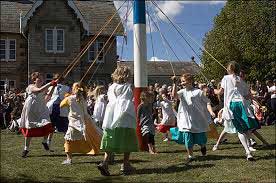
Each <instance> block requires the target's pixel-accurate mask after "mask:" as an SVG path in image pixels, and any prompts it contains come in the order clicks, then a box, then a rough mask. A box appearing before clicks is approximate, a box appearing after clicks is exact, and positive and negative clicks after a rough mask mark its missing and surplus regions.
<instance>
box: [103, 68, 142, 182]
mask: <svg viewBox="0 0 276 183" xmlns="http://www.w3.org/2000/svg"><path fill="white" fill-rule="evenodd" d="M130 74H131V73H130V69H129V68H128V67H125V66H120V67H117V69H116V70H115V71H114V73H113V74H112V80H113V84H112V85H110V86H109V88H108V92H107V96H108V101H109V102H108V104H107V106H106V111H105V116H104V120H103V126H102V127H103V130H104V134H103V138H102V143H101V149H102V150H103V151H105V155H104V160H103V162H102V163H100V164H99V165H98V169H99V170H100V172H101V174H102V175H104V176H108V175H110V173H109V171H108V160H109V157H110V155H111V154H112V153H113V152H115V153H124V161H123V164H122V165H121V170H120V171H121V173H123V174H128V173H130V172H131V171H133V170H134V168H133V167H132V166H131V165H130V162H129V156H130V153H131V152H135V151H138V141H137V136H136V115H135V109H134V103H133V93H132V87H131V85H130V84H129V83H128V81H129V78H130Z"/></svg>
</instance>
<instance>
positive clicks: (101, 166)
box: [97, 163, 110, 176]
mask: <svg viewBox="0 0 276 183" xmlns="http://www.w3.org/2000/svg"><path fill="white" fill-rule="evenodd" d="M97 168H98V169H99V170H100V172H101V174H102V175H103V176H109V175H110V173H109V171H108V167H107V165H105V164H104V163H100V164H98V165H97Z"/></svg>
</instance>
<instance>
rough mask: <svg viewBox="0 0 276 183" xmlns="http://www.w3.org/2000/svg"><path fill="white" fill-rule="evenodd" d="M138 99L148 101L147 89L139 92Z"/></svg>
mask: <svg viewBox="0 0 276 183" xmlns="http://www.w3.org/2000/svg"><path fill="white" fill-rule="evenodd" d="M140 100H141V102H148V100H149V92H148V91H142V92H141V94H140Z"/></svg>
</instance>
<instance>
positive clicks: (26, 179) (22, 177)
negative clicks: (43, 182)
mask: <svg viewBox="0 0 276 183" xmlns="http://www.w3.org/2000/svg"><path fill="white" fill-rule="evenodd" d="M1 182H39V181H38V180H37V179H35V178H34V177H32V176H28V175H25V174H18V176H17V177H16V178H12V177H3V176H1Z"/></svg>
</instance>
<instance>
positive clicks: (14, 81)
mask: <svg viewBox="0 0 276 183" xmlns="http://www.w3.org/2000/svg"><path fill="white" fill-rule="evenodd" d="M0 81H1V82H4V85H0V86H2V87H3V88H4V89H3V90H1V89H0V91H4V90H5V84H6V82H8V90H12V89H15V88H16V80H0ZM11 81H13V83H14V87H13V88H11V86H10V82H11Z"/></svg>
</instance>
